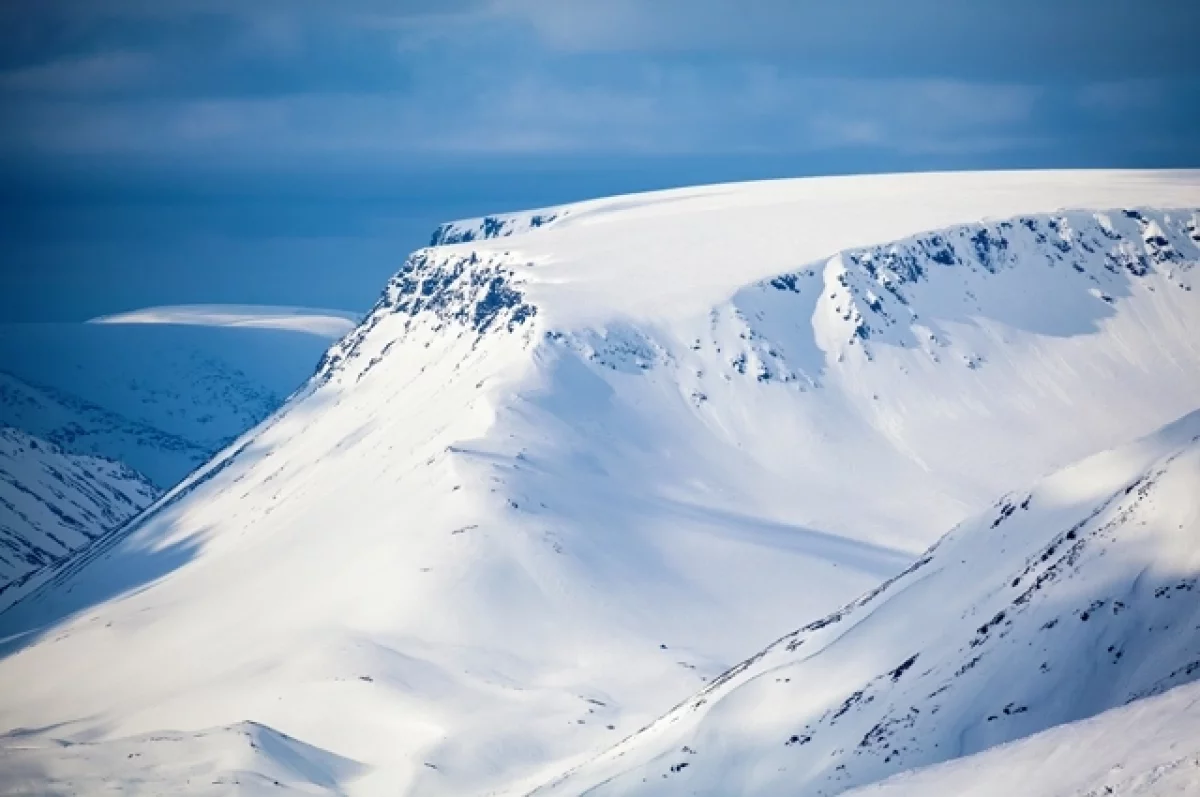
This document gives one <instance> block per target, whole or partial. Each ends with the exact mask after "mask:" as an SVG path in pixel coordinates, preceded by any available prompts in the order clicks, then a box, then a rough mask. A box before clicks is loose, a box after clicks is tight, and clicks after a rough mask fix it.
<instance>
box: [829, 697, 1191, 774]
mask: <svg viewBox="0 0 1200 797" xmlns="http://www.w3.org/2000/svg"><path fill="white" fill-rule="evenodd" d="M1013 793H1019V794H1022V795H1025V797H1101V795H1108V797H1167V795H1170V796H1171V797H1179V795H1187V794H1200V684H1195V683H1193V684H1189V685H1187V686H1179V687H1176V688H1175V689H1172V690H1170V691H1168V692H1167V693H1166V694H1163V695H1157V696H1155V697H1149V698H1146V699H1144V700H1138V701H1135V702H1133V703H1131V704H1129V705H1127V706H1122V707H1121V708H1114V709H1111V710H1109V711H1106V712H1104V713H1103V714H1100V715H1099V716H1096V717H1092V718H1090V719H1086V720H1080V721H1078V722H1072V723H1068V724H1066V725H1060V726H1058V727H1056V728H1052V729H1050V730H1048V731H1044V732H1042V733H1039V734H1036V735H1035V736H1032V737H1029V738H1027V739H1021V740H1019V741H1016V742H1012V743H1011V744H1007V745H1002V746H1000V747H994V748H992V749H991V750H988V751H986V752H983V753H978V754H976V755H973V756H967V757H966V758H961V759H956V760H954V761H950V762H947V763H945V764H939V765H937V766H932V767H928V768H926V769H921V770H917V771H915V772H906V773H903V774H901V775H895V776H893V777H891V778H888V779H887V780H886V781H884V782H883V783H879V784H875V785H873V786H866V787H864V788H862V789H855V790H854V791H852V792H849V793H848V794H847V797H851V795H853V797H910V796H911V795H918V794H919V795H921V797H960V795H963V794H970V795H973V797H1008V795H1011V794H1013Z"/></svg>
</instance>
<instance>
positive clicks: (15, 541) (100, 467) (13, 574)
mask: <svg viewBox="0 0 1200 797" xmlns="http://www.w3.org/2000/svg"><path fill="white" fill-rule="evenodd" d="M156 494H157V491H156V490H155V489H154V487H153V485H151V484H150V483H149V482H147V481H146V480H145V479H143V478H142V477H141V476H139V475H138V474H136V473H134V472H133V471H131V470H129V468H126V467H124V466H123V465H120V464H118V463H116V462H111V461H109V460H103V459H97V458H96V457H84V456H78V455H73V454H68V453H66V452H65V451H63V450H62V449H60V448H59V447H58V446H56V445H53V444H52V443H47V442H46V441H44V440H38V439H37V438H35V437H30V436H29V435H27V434H25V433H24V432H21V431H19V430H17V429H13V428H11V427H8V426H0V594H2V593H3V592H4V591H5V590H6V589H7V588H8V587H9V586H10V585H11V584H12V583H13V582H19V581H21V580H23V579H24V578H26V577H28V576H29V575H30V574H31V573H33V572H34V571H36V570H38V569H39V568H42V567H45V566H46V565H49V564H52V563H54V562H60V561H62V560H63V559H64V558H66V557H67V556H68V555H69V554H70V553H71V552H73V551H76V550H78V549H79V548H82V547H83V546H85V545H87V544H88V543H89V542H91V541H92V540H94V539H96V538H97V537H100V536H101V535H103V534H104V532H106V531H109V530H111V529H113V528H116V527H117V526H119V525H120V524H122V523H124V522H125V521H127V520H128V519H129V518H131V517H133V516H134V515H136V514H137V513H138V512H140V511H141V510H142V509H143V508H145V507H146V506H148V505H149V504H150V502H151V501H153V500H154V498H155V495H156Z"/></svg>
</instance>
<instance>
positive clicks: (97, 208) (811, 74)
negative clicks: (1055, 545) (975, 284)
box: [0, 0, 1200, 320]
mask: <svg viewBox="0 0 1200 797" xmlns="http://www.w3.org/2000/svg"><path fill="white" fill-rule="evenodd" d="M1198 28H1200V4H1197V3H1196V2H1194V0H1147V1H1145V2H1131V1H1130V0H1090V1H1084V0H1043V1H1042V2H1034V1H1033V0H1009V2H1004V3H1000V2H990V1H988V2H985V0H972V1H971V2H967V0H957V2H951V0H908V1H907V2H903V3H901V2H896V1H895V0H841V1H840V2H836V3H832V2H819V3H818V2H807V1H806V0H791V2H783V1H782V0H740V2H733V0H723V1H722V2H718V1H717V0H687V2H684V0H606V2H600V1H599V0H593V1H592V2H584V1H583V0H442V2H435V0H417V1H416V2H390V3H385V2H377V1H376V0H362V1H361V2H330V1H328V0H257V2H254V3H247V2H244V1H243V2H234V1H233V0H157V1H155V0H39V2H38V3H36V4H33V3H29V2H26V1H25V0H0V103H3V108H4V112H3V119H2V120H0V173H2V175H3V178H4V179H3V185H2V186H0V201H3V202H4V203H5V208H6V212H5V213H4V220H3V221H0V245H2V246H3V248H4V255H5V257H4V261H3V273H2V274H0V320H12V319H19V320H45V319H56V320H68V319H74V318H81V317H87V316H89V315H95V314H99V313H104V312H116V311H120V310H124V309H130V308H131V307H135V306H139V305H146V304H157V303H172V302H208V301H213V302H278V303H288V304H310V305H326V306H333V307H345V308H358V307H363V306H365V305H367V304H369V302H370V301H371V300H372V299H373V297H374V295H375V294H376V293H377V291H378V289H379V287H380V286H381V285H382V282H383V280H384V279H386V277H387V275H388V274H390V273H391V272H392V271H393V270H394V269H395V267H396V266H397V265H398V263H399V262H400V260H401V259H402V258H403V255H404V254H405V253H406V251H407V250H409V249H411V248H412V247H413V246H416V245H419V244H420V243H421V242H422V241H423V240H424V238H425V237H426V236H427V234H428V231H429V230H430V229H431V228H432V226H433V225H434V224H435V223H436V222H438V221H440V220H443V219H447V218H453V217H455V216H461V215H473V214H477V213H482V212H487V211H496V210H505V209H516V208H520V207H524V206H529V205H538V204H546V203H554V202H560V201H566V200H570V199H577V198H583V197H587V196H592V195H597V194H606V193H614V192H620V191H631V190H641V189H648V188H657V187H665V186H670V185H679V184H687V183H696V182H708V181H714V180H729V179H746V178H758V177H771V176H793V175H804V174H825V173H843V172H865V171H907V170H917V169H945V168H949V169H960V168H1022V167H1045V166H1072V167H1073V166H1197V165H1200V111H1198V110H1197V109H1198V108H1200V56H1198V55H1197V54H1196V50H1195V45H1194V34H1195V31H1196V30H1197V29H1198Z"/></svg>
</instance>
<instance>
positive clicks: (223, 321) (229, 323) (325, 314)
mask: <svg viewBox="0 0 1200 797" xmlns="http://www.w3.org/2000/svg"><path fill="white" fill-rule="evenodd" d="M360 320H361V319H360V317H359V315H358V314H357V313H350V312H346V311H342V310H321V309H317V308H312V307H278V306H274V305H257V304H180V305H167V306H162V307H145V308H142V309H140V310H130V311H129V312H125V313H116V314H113V315H106V316H99V317H97V318H93V319H91V320H89V321H88V322H87V323H89V324H109V325H113V324H122V325H127V324H171V325H175V326H192V327H238V328H250V329H276V330H284V331H288V332H302V333H305V334H308V335H315V336H317V337H321V338H328V339H331V340H336V339H337V338H340V337H342V336H343V335H345V334H346V333H347V332H349V331H350V330H352V329H354V327H355V326H357V325H358V322H359V321H360Z"/></svg>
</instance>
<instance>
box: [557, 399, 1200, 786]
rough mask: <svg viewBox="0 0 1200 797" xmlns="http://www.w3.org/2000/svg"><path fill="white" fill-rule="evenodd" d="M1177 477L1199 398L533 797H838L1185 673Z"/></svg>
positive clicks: (1194, 581) (1187, 499)
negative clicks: (1185, 412)
mask: <svg viewBox="0 0 1200 797" xmlns="http://www.w3.org/2000/svg"><path fill="white" fill-rule="evenodd" d="M1196 484H1200V412H1197V413H1193V414H1191V415H1189V416H1187V417H1185V418H1184V419H1182V420H1180V421H1179V422H1177V423H1175V424H1172V425H1171V426H1169V427H1168V428H1167V429H1165V430H1163V431H1162V432H1161V433H1160V434H1158V435H1155V436H1153V437H1151V438H1149V439H1147V440H1144V441H1141V442H1139V443H1138V444H1135V445H1132V446H1130V447H1127V448H1123V449H1119V450H1117V451H1114V452H1109V453H1105V454H1101V455H1099V456H1097V457H1094V458H1092V459H1089V460H1087V461H1085V462H1084V463H1081V464H1080V465H1077V466H1075V467H1073V468H1069V469H1067V470H1065V471H1063V472H1062V473H1060V474H1058V475H1055V476H1053V477H1051V478H1049V479H1047V480H1045V481H1044V482H1042V483H1040V484H1039V485H1038V486H1036V487H1035V488H1033V489H1032V490H1030V491H1028V492H1024V493H1021V494H1016V495H1011V496H1006V497H1005V498H1004V499H1002V500H1001V501H1000V502H999V503H997V504H996V506H995V507H993V508H992V510H990V511H989V512H987V513H985V514H984V515H983V516H981V517H979V518H977V519H975V520H973V521H970V522H967V523H964V524H963V525H962V526H961V527H959V528H957V529H955V530H954V531H953V532H951V533H950V534H949V535H948V536H947V537H946V538H945V539H943V540H941V541H940V542H939V543H938V544H937V545H936V546H935V547H934V548H932V549H930V550H929V551H928V552H927V553H926V554H924V555H923V556H922V557H920V558H919V559H918V560H917V561H916V562H915V563H914V564H913V565H912V566H911V567H909V569H908V570H906V571H905V572H904V573H903V574H901V575H900V576H898V577H897V578H895V579H892V580H890V581H888V582H886V583H884V584H883V585H882V586H880V587H879V588H877V589H875V590H873V591H871V592H870V593H868V594H866V595H865V596H864V597H862V598H860V599H859V600H857V601H855V602H853V603H851V604H849V605H848V606H846V607H845V608H844V609H841V610H839V611H838V612H835V613H833V614H831V615H829V616H828V617H826V618H824V619H822V620H818V621H815V622H813V623H810V624H808V625H807V626H805V627H804V628H802V629H800V630H798V631H795V632H793V633H791V634H788V635H787V636H785V637H783V638H781V639H780V640H778V641H777V642H775V643H774V644H772V645H771V646H770V647H769V648H767V649H765V650H764V651H762V652H761V653H759V654H757V655H756V656H754V657H753V658H751V659H748V660H747V661H745V662H743V663H742V664H740V665H738V666H737V667H735V668H733V669H731V670H730V671H728V672H727V673H725V674H724V675H722V676H721V677H720V678H717V679H715V680H714V681H713V682H712V683H711V684H710V685H708V686H706V687H705V688H704V689H702V690H701V691H700V692H698V693H697V694H696V695H695V696H694V697H693V698H691V699H689V700H687V701H685V702H684V703H682V704H680V706H679V707H677V708H676V709H675V710H674V711H672V712H671V713H670V714H668V715H666V716H665V717H664V718H662V719H661V720H659V721H658V722H656V723H654V724H653V725H651V726H650V727H648V728H647V729H645V730H643V731H641V732H640V733H638V734H635V735H633V736H632V737H630V738H628V739H626V740H625V741H623V742H622V743H621V744H620V745H618V746H617V747H615V748H613V750H612V751H611V752H609V753H606V754H605V755H604V756H603V757H601V758H600V759H598V760H597V761H595V762H593V763H591V764H589V765H585V766H584V767H583V768H581V769H580V770H579V771H577V772H573V773H571V774H570V775H568V776H567V777H566V778H565V779H563V780H561V781H558V782H557V783H555V784H553V785H552V786H551V787H550V788H547V789H545V790H539V791H537V792H535V793H537V794H542V793H546V794H582V793H587V794H589V795H593V794H594V795H597V796H599V795H606V794H656V795H658V794H663V795H669V794H688V795H710V794H711V795H718V794H746V795H776V794H778V795H783V794H789V795H831V794H837V793H840V792H841V791H844V790H845V789H846V788H848V787H850V786H854V785H859V784H863V783H870V782H873V781H876V780H879V779H881V778H884V777H886V776H888V775H890V774H893V773H896V772H900V771H903V770H906V769H911V768H913V767H918V766H923V765H927V764H930V763H934V762H938V761H944V760H946V759H950V758H955V757H957V756H961V755H969V754H971V753H975V752H977V751H980V750H983V749H986V748H988V747H991V746H993V745H996V744H999V743H1002V742H1006V741H1009V740H1012V739H1016V738H1020V737H1023V736H1026V735H1029V734H1031V733H1035V732H1037V731H1040V730H1042V729H1044V728H1047V727H1050V726H1053V725H1057V724H1060V723H1063V722H1070V721H1073V720H1078V719H1080V718H1084V717H1089V716H1092V715H1094V714H1097V713H1099V712H1101V711H1104V710H1106V709H1109V708H1113V707H1118V706H1121V705H1124V704H1126V703H1128V702H1131V701H1133V700H1137V699H1140V698H1144V697H1147V696H1151V695H1156V694H1160V693H1162V692H1164V691H1165V690H1168V689H1170V688H1172V687H1175V686H1178V685H1181V684H1185V683H1188V682H1189V681H1192V680H1195V679H1197V678H1200V635H1197V634H1196V633H1195V630H1196V629H1197V628H1198V627H1200V595H1198V594H1197V589H1198V585H1200V558H1198V556H1197V553H1196V550H1197V548H1196V542H1197V540H1200V498H1198V497H1197V496H1196V494H1195V485H1196ZM1031 788H1032V786H1031ZM922 793H923V792H922ZM1030 793H1032V792H1030Z"/></svg>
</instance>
